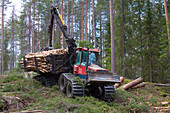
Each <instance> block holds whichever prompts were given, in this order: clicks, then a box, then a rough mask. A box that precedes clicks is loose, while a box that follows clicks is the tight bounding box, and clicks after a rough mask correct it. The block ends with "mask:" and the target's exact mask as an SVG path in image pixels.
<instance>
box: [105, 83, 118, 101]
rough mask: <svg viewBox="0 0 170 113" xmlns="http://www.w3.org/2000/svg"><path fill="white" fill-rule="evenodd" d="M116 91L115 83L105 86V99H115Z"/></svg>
mask: <svg viewBox="0 0 170 113" xmlns="http://www.w3.org/2000/svg"><path fill="white" fill-rule="evenodd" d="M114 93H115V87H114V85H108V86H104V100H105V101H107V102H112V101H114V96H113V94H114Z"/></svg>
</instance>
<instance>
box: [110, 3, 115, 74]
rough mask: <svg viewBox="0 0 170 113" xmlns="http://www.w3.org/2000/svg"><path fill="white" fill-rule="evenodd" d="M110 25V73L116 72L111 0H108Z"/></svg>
mask: <svg viewBox="0 0 170 113" xmlns="http://www.w3.org/2000/svg"><path fill="white" fill-rule="evenodd" d="M110 27H111V70H112V73H116V66H115V43H114V18H113V0H110Z"/></svg>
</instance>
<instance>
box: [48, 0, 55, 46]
mask: <svg viewBox="0 0 170 113" xmlns="http://www.w3.org/2000/svg"><path fill="white" fill-rule="evenodd" d="M53 5H54V0H53ZM54 21H55V19H53V25H52V26H53V27H52V28H53V29H52V47H53V48H54V46H55V22H54ZM49 46H51V45H49Z"/></svg>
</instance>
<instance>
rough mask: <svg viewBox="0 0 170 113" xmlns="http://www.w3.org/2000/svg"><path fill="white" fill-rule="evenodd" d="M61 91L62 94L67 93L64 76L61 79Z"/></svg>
mask: <svg viewBox="0 0 170 113" xmlns="http://www.w3.org/2000/svg"><path fill="white" fill-rule="evenodd" d="M59 89H60V91H61V92H62V93H65V89H66V79H65V77H64V76H63V75H61V76H60V78H59Z"/></svg>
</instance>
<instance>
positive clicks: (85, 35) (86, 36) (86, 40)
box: [85, 0, 87, 41]
mask: <svg viewBox="0 0 170 113" xmlns="http://www.w3.org/2000/svg"><path fill="white" fill-rule="evenodd" d="M85 39H86V41H87V0H86V14H85Z"/></svg>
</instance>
